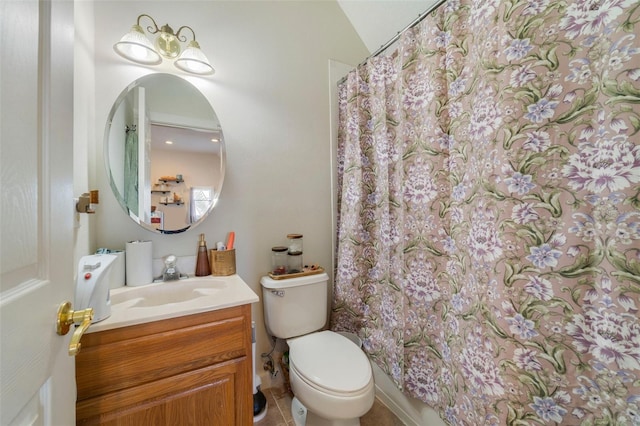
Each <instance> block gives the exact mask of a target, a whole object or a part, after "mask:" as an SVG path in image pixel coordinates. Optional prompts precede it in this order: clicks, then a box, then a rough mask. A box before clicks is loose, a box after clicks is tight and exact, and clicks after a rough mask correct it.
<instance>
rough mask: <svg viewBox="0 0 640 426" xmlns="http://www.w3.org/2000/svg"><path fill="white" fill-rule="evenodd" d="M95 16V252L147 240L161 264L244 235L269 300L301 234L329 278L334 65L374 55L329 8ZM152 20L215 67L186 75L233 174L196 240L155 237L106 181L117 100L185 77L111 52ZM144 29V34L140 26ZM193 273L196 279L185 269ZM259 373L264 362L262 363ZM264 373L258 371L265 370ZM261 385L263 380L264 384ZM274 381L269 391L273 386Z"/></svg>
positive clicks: (245, 5) (242, 260)
mask: <svg viewBox="0 0 640 426" xmlns="http://www.w3.org/2000/svg"><path fill="white" fill-rule="evenodd" d="M93 7H94V9H95V14H94V16H95V18H94V19H95V22H94V23H95V34H96V40H95V51H96V54H95V84H94V85H93V86H92V87H90V91H93V92H94V93H95V120H94V126H93V127H94V133H93V135H92V136H91V137H90V138H88V141H89V145H90V146H91V148H90V149H89V151H92V150H93V147H95V158H97V159H98V160H97V166H98V167H97V169H96V171H97V175H96V177H95V179H94V180H92V181H91V184H92V186H95V187H97V188H99V189H100V191H101V203H100V206H99V211H98V212H97V214H96V215H95V218H91V220H94V221H95V233H94V234H93V236H94V237H95V239H94V241H93V242H92V243H93V244H94V246H92V247H89V250H95V248H97V247H108V248H114V249H122V248H124V245H125V242H126V241H129V240H133V239H147V240H152V241H153V243H154V249H153V254H154V257H155V258H159V257H162V256H165V255H167V254H169V253H173V254H176V255H179V256H189V255H195V254H196V250H197V239H198V234H199V233H201V232H202V233H205V235H206V238H207V241H208V242H215V241H218V240H223V239H224V238H225V236H226V235H227V232H228V231H230V230H233V231H235V232H236V248H237V256H238V257H237V270H238V273H239V275H240V276H241V277H242V278H243V279H244V280H245V281H246V282H247V283H248V284H249V285H250V286H251V287H252V288H253V289H254V291H255V292H256V293H257V294H258V295H260V296H261V291H260V284H259V279H260V277H261V276H262V275H264V274H265V273H267V272H268V270H269V268H270V249H271V247H272V246H274V245H280V244H281V243H283V242H284V240H285V236H286V234H287V233H293V232H295V233H302V234H304V259H305V262H308V263H319V264H321V265H325V266H326V267H327V269H330V265H331V260H332V254H331V253H332V249H331V246H332V241H333V238H334V236H333V234H332V229H331V223H332V210H331V183H330V182H331V181H330V176H331V152H330V131H329V90H328V87H329V72H328V62H329V60H330V59H335V60H338V61H341V62H344V63H351V64H356V63H358V62H360V61H361V60H362V59H363V58H365V57H366V56H367V55H368V51H367V49H366V48H365V46H364V45H363V44H362V42H361V41H360V39H359V37H358V36H357V34H356V33H355V31H354V30H353V28H352V27H351V25H350V24H349V22H348V20H347V19H346V17H345V16H344V14H343V13H342V11H341V9H340V8H339V6H338V5H337V4H336V3H335V2H332V1H317V2H316V1H297V2H281V1H273V2H271V1H257V2H245V1H242V2H239V1H228V2H222V1H206V2H205V1H195V2H186V1H162V2H150V1H141V2H132V1H126V2H120V1H108V2H107V1H98V2H95V3H93ZM141 13H147V14H150V15H151V16H153V17H154V18H155V19H156V20H157V21H158V24H159V25H162V24H164V23H167V22H168V23H169V24H170V25H171V26H172V27H173V28H174V29H177V28H178V27H179V26H181V25H189V26H191V27H192V28H193V29H194V31H195V32H196V36H197V40H198V41H199V43H200V46H201V47H202V49H203V51H204V52H205V54H206V55H207V56H208V57H209V60H210V61H211V63H212V64H213V66H214V67H215V68H216V74H215V75H213V76H212V77H206V78H201V77H190V76H188V77H185V78H187V79H188V80H189V81H190V82H192V83H193V84H194V85H196V86H197V87H198V88H199V89H200V90H201V91H202V93H203V94H204V95H205V96H206V97H207V98H208V100H209V102H210V103H211V105H212V106H213V108H214V110H215V111H216V114H217V115H218V117H219V119H220V122H221V125H222V129H223V132H224V135H225V141H226V148H227V174H226V176H225V181H224V186H223V188H222V194H221V197H220V199H219V201H218V205H217V206H216V209H215V211H214V212H213V214H212V215H211V216H210V217H209V218H208V219H207V220H206V221H205V222H204V223H203V224H202V225H200V226H199V227H197V228H196V229H195V231H192V232H187V233H184V234H178V235H155V234H152V233H150V232H149V231H145V230H143V229H141V228H139V227H138V226H137V225H135V224H134V223H133V222H132V221H131V220H130V219H129V218H128V217H127V216H126V215H125V214H124V212H123V211H122V210H121V208H120V205H119V204H118V203H117V201H116V200H115V198H114V197H113V195H112V194H111V191H110V189H109V184H108V181H107V179H106V174H105V172H104V165H103V161H104V160H103V158H102V150H103V145H102V139H103V137H104V130H105V123H106V120H107V117H108V114H109V111H110V109H111V106H112V104H113V102H114V101H115V100H116V98H117V97H118V95H119V94H120V92H121V91H122V90H123V89H124V88H125V87H126V86H127V85H128V84H130V83H131V82H132V81H134V80H135V79H137V78H139V77H141V76H143V75H146V74H148V73H151V72H170V73H175V74H177V75H181V76H184V74H182V73H181V72H180V71H178V70H177V69H176V68H175V67H173V65H172V64H168V63H167V64H162V65H161V66H159V67H155V68H146V67H142V66H138V65H134V64H132V63H129V62H126V61H124V60H123V59H121V58H120V57H119V56H117V55H116V54H115V52H114V51H113V47H112V46H113V44H114V43H115V42H116V41H118V39H119V38H120V37H121V36H122V34H124V33H125V32H127V31H128V30H129V29H130V27H131V25H132V24H134V23H135V20H136V18H137V16H138V15H139V14H141ZM142 25H143V26H146V25H147V22H146V21H143V23H142ZM187 272H188V271H187ZM253 318H254V320H256V322H257V326H258V327H257V331H258V353H261V352H266V351H268V350H269V349H270V344H269V342H268V338H267V336H266V332H265V331H264V325H263V316H262V306H261V305H260V304H254V306H253ZM257 362H258V364H259V367H261V362H260V357H259V356H258V357H257ZM258 371H262V369H261V368H260V369H259V370H258ZM264 381H265V380H263V382H264ZM268 385H269V383H264V384H263V386H264V387H268Z"/></svg>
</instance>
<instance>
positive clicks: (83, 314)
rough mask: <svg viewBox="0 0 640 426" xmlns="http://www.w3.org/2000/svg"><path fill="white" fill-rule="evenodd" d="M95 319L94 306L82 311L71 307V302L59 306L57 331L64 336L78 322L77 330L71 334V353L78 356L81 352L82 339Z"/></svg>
mask: <svg viewBox="0 0 640 426" xmlns="http://www.w3.org/2000/svg"><path fill="white" fill-rule="evenodd" d="M91 320H93V308H87V309H83V310H80V311H74V310H72V309H71V302H63V303H61V304H60V307H59V308H58V319H57V321H56V333H58V334H59V335H61V336H64V335H65V334H67V333H68V332H69V328H70V327H71V324H77V325H78V327H76V330H75V331H74V332H73V336H71V343H69V355H70V356H76V355H78V352H80V347H81V344H80V339H81V338H82V335H83V334H84V332H85V331H87V329H88V328H89V326H90V325H91Z"/></svg>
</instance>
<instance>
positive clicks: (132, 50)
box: [113, 25, 162, 65]
mask: <svg viewBox="0 0 640 426" xmlns="http://www.w3.org/2000/svg"><path fill="white" fill-rule="evenodd" d="M113 49H114V50H115V51H116V53H117V54H118V55H120V56H122V57H123V58H126V59H128V60H130V61H133V62H137V63H139V64H145V65H157V64H159V63H160V62H162V58H161V57H160V55H158V52H156V51H155V49H154V48H153V45H152V44H151V42H150V41H149V39H148V38H147V37H146V36H145V35H144V32H143V30H142V27H141V26H140V25H134V26H133V27H131V31H129V32H128V33H127V34H125V35H124V36H122V38H121V39H120V41H119V42H117V43H116V44H114V45H113Z"/></svg>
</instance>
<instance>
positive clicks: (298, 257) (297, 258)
mask: <svg viewBox="0 0 640 426" xmlns="http://www.w3.org/2000/svg"><path fill="white" fill-rule="evenodd" d="M287 257H288V258H289V260H288V262H287V263H288V264H289V271H288V273H289V274H297V273H298V272H302V252H298V253H291V252H289V254H288V255H287Z"/></svg>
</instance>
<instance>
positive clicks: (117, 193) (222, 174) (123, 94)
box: [103, 73, 227, 234]
mask: <svg viewBox="0 0 640 426" xmlns="http://www.w3.org/2000/svg"><path fill="white" fill-rule="evenodd" d="M155 76H163V77H167V76H168V77H169V78H175V79H177V80H180V81H181V83H182V84H187V85H190V86H192V88H193V89H194V90H195V91H196V92H197V93H198V94H199V95H200V96H201V97H202V99H203V100H204V101H205V102H206V103H207V104H208V105H209V108H211V112H212V113H213V115H214V117H215V120H216V122H217V123H218V131H219V133H220V140H219V142H218V143H219V144H220V152H219V157H220V170H219V172H220V179H219V183H217V185H212V187H213V188H215V190H216V193H215V195H214V198H213V200H212V202H211V205H210V206H209V208H208V210H207V211H206V213H205V214H203V215H202V217H201V218H200V219H198V220H197V221H196V222H194V223H191V224H187V226H185V227H184V228H180V229H175V230H159V229H156V228H155V227H153V226H152V224H151V223H147V222H144V221H142V220H141V219H140V218H139V217H138V216H137V215H135V214H133V213H132V212H130V210H129V208H128V207H127V206H126V203H125V200H124V196H123V194H122V193H121V192H120V190H119V189H118V187H117V185H116V183H115V180H114V178H113V174H112V171H111V167H110V158H109V155H110V151H109V146H110V136H111V128H112V122H113V118H114V115H115V114H116V112H117V111H118V109H119V108H120V106H121V105H122V103H123V102H124V100H125V98H126V97H127V96H128V95H129V93H130V92H131V91H132V90H133V89H135V88H136V87H139V86H143V83H144V82H145V80H148V79H149V78H153V77H155ZM150 124H152V125H153V124H157V123H153V122H151V123H150ZM103 144H104V147H103V155H104V165H105V171H106V173H107V178H108V180H109V186H110V188H111V191H112V193H113V195H114V197H115V198H116V200H117V201H118V204H120V207H121V208H122V209H123V211H124V213H125V214H126V215H127V216H128V217H129V218H130V219H131V220H133V221H134V222H135V223H137V224H138V225H139V226H140V227H142V228H143V229H146V230H147V231H150V232H153V233H155V234H179V233H182V232H186V231H189V230H191V229H193V228H195V227H196V226H198V225H200V224H201V223H202V222H204V221H205V220H206V219H207V218H208V217H209V216H210V215H211V212H212V211H213V209H214V208H215V206H216V204H217V202H218V200H219V198H220V194H221V193H222V188H223V184H224V178H225V175H226V164H227V158H226V157H227V155H226V151H227V150H226V144H225V138H224V134H223V131H222V126H221V125H220V122H219V120H218V116H217V114H216V112H215V110H214V108H213V105H211V102H209V99H207V97H206V96H205V95H204V94H203V93H202V92H201V91H200V89H198V87H196V86H195V85H194V84H193V83H191V82H190V81H188V80H186V79H184V78H182V77H180V76H178V75H175V74H169V73H151V74H145V75H143V76H141V77H139V78H137V79H136V80H134V81H133V82H132V83H130V84H128V85H127V86H126V87H125V88H124V89H123V90H122V92H120V94H119V95H118V97H117V98H116V100H115V101H114V103H113V105H112V106H111V110H110V111H109V116H108V117H107V122H106V125H105V132H104V139H103ZM149 189H150V190H151V188H149ZM185 204H186V203H185Z"/></svg>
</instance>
